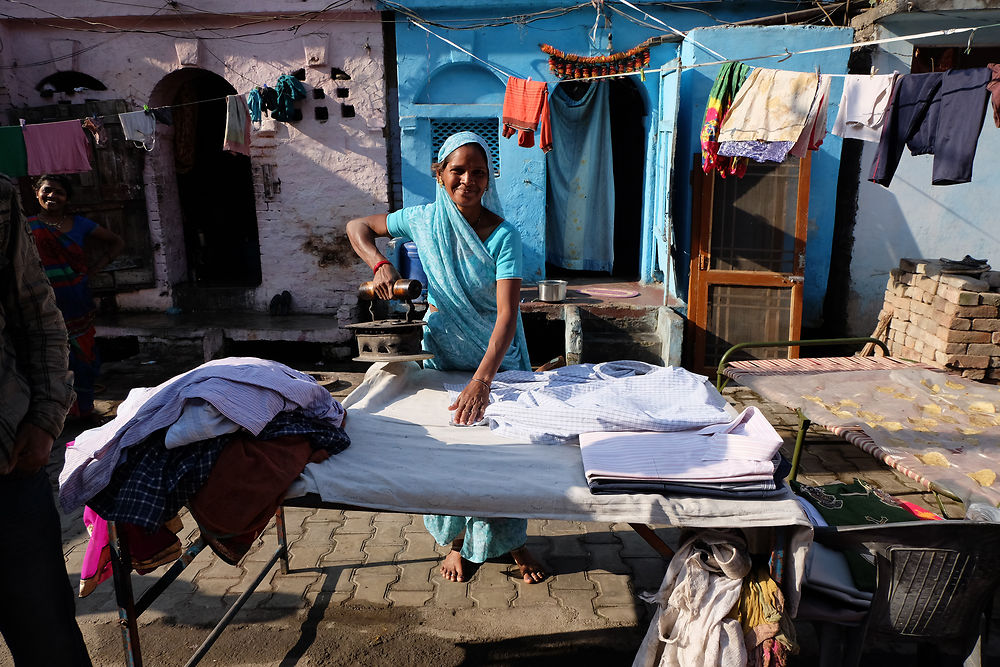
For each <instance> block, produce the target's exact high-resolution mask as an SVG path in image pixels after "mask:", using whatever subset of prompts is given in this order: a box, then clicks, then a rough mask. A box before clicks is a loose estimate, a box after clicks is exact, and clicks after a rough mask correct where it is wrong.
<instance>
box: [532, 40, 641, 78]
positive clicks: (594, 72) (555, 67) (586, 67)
mask: <svg viewBox="0 0 1000 667" xmlns="http://www.w3.org/2000/svg"><path fill="white" fill-rule="evenodd" d="M651 41H652V40H648V39H647V40H646V41H645V42H643V43H642V44H640V45H638V46H636V47H633V48H631V49H629V50H628V51H620V52H619V53H612V54H609V55H606V56H578V55H575V54H572V53H563V52H562V51H560V50H559V49H557V48H555V47H553V46H549V45H548V44H541V45H539V48H541V50H542V51H543V52H544V53H547V54H548V55H549V69H550V70H552V71H553V72H555V74H556V76H557V77H559V78H560V79H586V78H590V77H592V76H608V75H613V74H627V73H629V72H635V71H636V70H639V69H642V68H643V67H647V66H648V65H649V47H650V42H651Z"/></svg>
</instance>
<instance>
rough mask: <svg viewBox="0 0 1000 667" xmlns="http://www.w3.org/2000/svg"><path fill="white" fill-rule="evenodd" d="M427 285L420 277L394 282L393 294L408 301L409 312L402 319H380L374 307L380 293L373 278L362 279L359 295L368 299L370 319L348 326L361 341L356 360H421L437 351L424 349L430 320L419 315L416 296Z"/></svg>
mask: <svg viewBox="0 0 1000 667" xmlns="http://www.w3.org/2000/svg"><path fill="white" fill-rule="evenodd" d="M422 289H423V285H421V284H420V281H419V280H397V281H396V282H395V283H393V286H392V298H393V299H395V300H397V301H404V302H406V304H407V309H406V315H405V316H404V317H403V318H401V319H399V318H397V319H385V320H376V319H375V314H374V311H373V307H374V304H375V301H376V300H377V299H378V296H376V294H375V286H374V284H373V283H372V281H368V282H364V283H361V286H360V287H359V288H358V299H359V300H361V301H368V302H370V305H369V306H368V313H369V314H370V315H371V318H372V321H370V322H357V323H355V324H348V325H346V326H344V328H345V329H350V330H351V331H352V332H353V333H354V338H355V339H356V340H357V341H358V356H356V357H355V358H354V361H420V360H422V359H430V358H431V357H433V356H434V355H433V354H431V353H429V352H424V350H423V347H422V346H421V343H422V341H423V328H424V326H426V324H427V323H426V322H424V321H423V320H421V319H418V318H416V317H415V315H416V308H415V307H414V305H413V300H414V299H415V298H417V297H419V296H420V292H421V290H422Z"/></svg>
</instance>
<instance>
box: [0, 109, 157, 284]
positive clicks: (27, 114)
mask: <svg viewBox="0 0 1000 667" xmlns="http://www.w3.org/2000/svg"><path fill="white" fill-rule="evenodd" d="M130 110H133V109H132V108H131V107H130V105H129V104H128V103H126V102H125V100H104V101H90V102H84V103H82V104H49V105H46V106H40V107H30V108H20V109H12V110H11V111H10V118H11V122H12V123H13V124H16V123H17V122H18V119H20V118H23V119H25V120H26V121H27V122H29V123H49V122H56V121H63V120H73V119H81V120H82V119H83V118H86V117H88V116H99V117H100V118H102V119H103V121H104V127H105V128H106V130H107V133H108V142H107V144H106V145H105V146H104V147H101V148H98V147H97V146H96V144H95V143H94V141H93V137H91V136H90V133H89V132H87V133H86V134H87V137H88V139H90V141H91V164H92V166H93V167H94V169H93V171H89V172H84V173H80V174H70V178H71V179H72V181H73V184H74V187H73V198H72V199H71V202H70V203H71V206H72V210H73V212H74V213H78V214H80V215H82V216H84V217H87V218H90V219H91V220H93V221H95V222H97V223H99V224H101V225H103V226H105V227H107V228H108V229H110V230H111V231H113V232H115V233H116V234H118V235H119V236H121V237H122V238H123V239H124V240H125V249H124V250H123V251H122V254H121V255H119V256H118V258H117V259H115V261H114V262H113V263H111V264H110V265H108V267H107V268H106V269H105V270H104V271H102V272H101V273H99V274H97V275H92V276H90V288H91V291H93V293H94V294H95V295H98V296H99V295H101V294H112V293H116V292H123V291H129V290H136V289H141V288H144V287H152V286H153V285H154V277H153V250H152V244H151V242H150V238H149V221H148V217H147V214H146V194H145V185H144V183H143V175H142V172H143V166H144V164H145V158H146V151H145V149H143V148H137V147H135V146H134V145H133V144H132V142H128V141H125V135H124V133H123V131H122V126H121V123H120V122H119V120H118V114H119V113H121V112H123V111H130ZM154 150H155V149H154ZM34 178H35V177H25V178H23V179H21V195H22V201H23V202H24V207H25V211H26V212H27V213H28V214H29V215H30V214H33V213H36V212H37V211H38V204H37V202H36V201H35V198H34V196H33V194H32V192H31V183H32V182H33V181H34Z"/></svg>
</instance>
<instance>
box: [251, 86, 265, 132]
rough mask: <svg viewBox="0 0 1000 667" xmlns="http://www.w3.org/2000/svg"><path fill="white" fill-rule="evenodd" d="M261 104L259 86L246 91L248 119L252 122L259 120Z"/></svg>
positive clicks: (255, 122)
mask: <svg viewBox="0 0 1000 667" xmlns="http://www.w3.org/2000/svg"><path fill="white" fill-rule="evenodd" d="M263 104H264V101H263V100H262V99H261V97H260V88H254V89H253V90H251V91H250V92H249V93H247V109H249V110H250V121H251V122H253V123H254V124H257V123H259V122H260V118H261V109H262V107H263Z"/></svg>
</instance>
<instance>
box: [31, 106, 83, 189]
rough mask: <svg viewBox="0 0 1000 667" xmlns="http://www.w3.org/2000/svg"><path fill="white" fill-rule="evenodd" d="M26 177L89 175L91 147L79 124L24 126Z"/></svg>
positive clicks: (67, 121)
mask: <svg viewBox="0 0 1000 667" xmlns="http://www.w3.org/2000/svg"><path fill="white" fill-rule="evenodd" d="M21 130H22V131H23V133H24V147H25V152H27V154H28V174H29V175H30V176H40V175H42V174H76V173H79V172H81V171H90V170H91V169H93V167H91V166H90V145H89V143H88V142H87V135H86V134H84V132H83V126H82V125H80V121H78V120H63V121H59V122H58V123H39V124H37V125H25V126H24V127H22V128H21Z"/></svg>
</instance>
